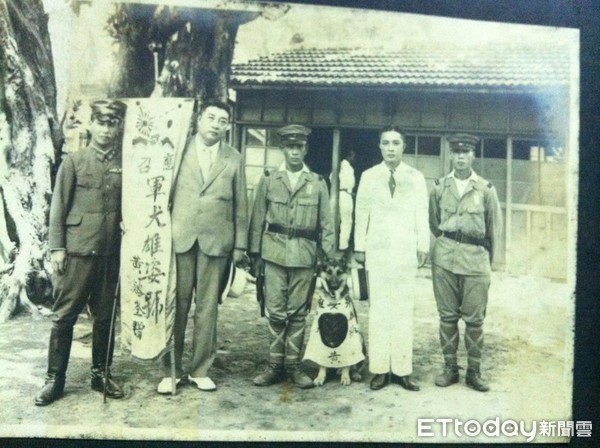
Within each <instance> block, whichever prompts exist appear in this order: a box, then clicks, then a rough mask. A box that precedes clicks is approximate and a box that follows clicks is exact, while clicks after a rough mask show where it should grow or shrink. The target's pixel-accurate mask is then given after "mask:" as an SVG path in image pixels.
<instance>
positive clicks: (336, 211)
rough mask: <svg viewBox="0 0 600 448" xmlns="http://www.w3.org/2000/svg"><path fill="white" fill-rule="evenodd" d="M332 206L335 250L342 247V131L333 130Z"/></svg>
mask: <svg viewBox="0 0 600 448" xmlns="http://www.w3.org/2000/svg"><path fill="white" fill-rule="evenodd" d="M330 194H331V206H332V207H333V222H334V226H335V248H336V249H338V248H339V246H340V243H339V238H340V207H339V203H340V130H339V128H336V129H334V130H333V148H332V156H331V192H330Z"/></svg>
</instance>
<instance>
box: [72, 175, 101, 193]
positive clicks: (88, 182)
mask: <svg viewBox="0 0 600 448" xmlns="http://www.w3.org/2000/svg"><path fill="white" fill-rule="evenodd" d="M101 185H102V182H100V181H99V180H97V179H93V178H90V177H84V178H79V179H77V188H78V189H83V190H89V189H94V188H96V189H97V188H100V186H101Z"/></svg>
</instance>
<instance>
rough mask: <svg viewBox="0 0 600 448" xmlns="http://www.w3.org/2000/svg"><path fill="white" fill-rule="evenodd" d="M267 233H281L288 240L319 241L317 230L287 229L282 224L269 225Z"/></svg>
mask: <svg viewBox="0 0 600 448" xmlns="http://www.w3.org/2000/svg"><path fill="white" fill-rule="evenodd" d="M267 232H272V233H279V234H281V235H287V237H288V238H304V239H306V240H311V241H317V236H318V233H317V231H316V230H310V229H296V228H294V227H286V226H282V225H281V224H273V223H269V224H267Z"/></svg>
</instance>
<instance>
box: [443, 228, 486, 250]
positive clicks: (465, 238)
mask: <svg viewBox="0 0 600 448" xmlns="http://www.w3.org/2000/svg"><path fill="white" fill-rule="evenodd" d="M442 236H445V237H446V238H450V239H451V240H454V241H458V242H459V243H464V244H472V245H474V246H483V247H487V242H486V240H485V239H484V238H475V237H472V236H469V235H465V234H464V233H462V232H461V231H460V230H459V231H458V232H446V231H444V232H442Z"/></svg>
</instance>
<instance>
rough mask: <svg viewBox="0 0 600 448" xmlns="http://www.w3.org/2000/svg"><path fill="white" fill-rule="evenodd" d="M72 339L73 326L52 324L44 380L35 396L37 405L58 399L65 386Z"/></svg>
mask: <svg viewBox="0 0 600 448" xmlns="http://www.w3.org/2000/svg"><path fill="white" fill-rule="evenodd" d="M72 341H73V327H67V328H60V327H58V326H53V327H52V330H51V331H50V343H49V345H48V371H47V373H46V382H45V383H44V386H43V387H42V388H41V389H40V391H39V392H38V394H37V395H36V396H35V404H36V405H37V406H46V405H49V404H51V403H53V402H54V401H56V400H57V399H59V398H60V397H61V396H62V394H63V390H64V388H65V377H66V372H67V366H68V364H69V355H70V353H71V342H72Z"/></svg>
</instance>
